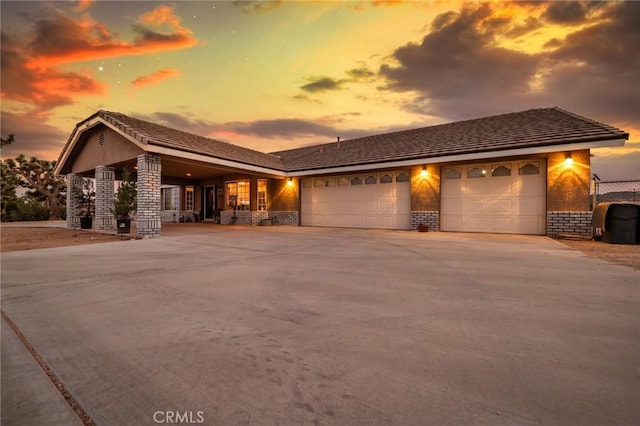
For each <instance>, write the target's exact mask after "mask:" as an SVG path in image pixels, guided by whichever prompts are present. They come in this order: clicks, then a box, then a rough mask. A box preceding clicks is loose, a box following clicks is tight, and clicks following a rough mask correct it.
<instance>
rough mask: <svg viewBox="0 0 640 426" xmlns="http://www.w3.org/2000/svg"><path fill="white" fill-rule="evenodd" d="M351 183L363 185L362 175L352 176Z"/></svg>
mask: <svg viewBox="0 0 640 426" xmlns="http://www.w3.org/2000/svg"><path fill="white" fill-rule="evenodd" d="M351 185H362V178H361V177H360V176H354V177H352V178H351Z"/></svg>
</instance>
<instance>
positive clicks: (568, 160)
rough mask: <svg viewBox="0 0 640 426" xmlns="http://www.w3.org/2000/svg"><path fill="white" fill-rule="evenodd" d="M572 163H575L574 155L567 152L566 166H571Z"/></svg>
mask: <svg viewBox="0 0 640 426" xmlns="http://www.w3.org/2000/svg"><path fill="white" fill-rule="evenodd" d="M572 165H573V157H571V154H567V155H566V156H565V157H564V166H565V167H571V166H572Z"/></svg>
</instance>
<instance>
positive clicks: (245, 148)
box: [94, 110, 280, 160]
mask: <svg viewBox="0 0 640 426" xmlns="http://www.w3.org/2000/svg"><path fill="white" fill-rule="evenodd" d="M100 113H102V114H104V115H108V116H110V117H112V118H113V119H114V120H117V121H118V122H119V123H120V124H121V125H122V126H123V127H126V128H132V126H129V125H127V124H126V123H123V122H122V121H121V120H119V119H118V118H117V116H118V115H120V116H124V117H127V118H129V119H133V120H137V121H141V122H143V123H146V124H150V125H152V126H156V127H162V128H163V129H167V130H169V131H172V132H179V133H184V134H187V135H190V136H195V137H197V138H202V139H206V140H208V141H213V142H216V143H221V144H225V145H229V146H232V147H234V148H237V149H241V150H245V151H252V152H254V153H256V154H260V155H268V156H270V157H273V158H274V159H278V160H279V159H280V157H279V156H277V155H274V154H271V153H269V152H264V151H258V150H257V149H252V148H247V147H245V146H242V145H237V144H234V143H231V142H225V141H221V140H218V139H214V138H211V137H209V136H204V135H199V134H197V133H192V132H188V131H185V130H181V129H176V128H175V127H169V126H166V125H164V124H158V123H154V122H152V121H148V120H144V119H142V118H139V117H136V116H133V115H128V114H124V113H121V112H115V111H106V110H99V111H98V112H97V113H96V114H100ZM94 115H95V114H94ZM101 116H102V115H101ZM103 118H105V117H103ZM134 132H136V133H139V134H141V135H144V137H145V138H146V139H149V140H153V141H157V142H158V143H161V142H162V141H161V140H157V139H155V138H154V137H151V136H150V135H148V134H146V132H143V131H140V130H137V129H134ZM136 139H137V138H136Z"/></svg>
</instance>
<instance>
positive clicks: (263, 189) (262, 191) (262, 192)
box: [258, 179, 267, 211]
mask: <svg viewBox="0 0 640 426" xmlns="http://www.w3.org/2000/svg"><path fill="white" fill-rule="evenodd" d="M266 210H267V180H266V179H258V211H266Z"/></svg>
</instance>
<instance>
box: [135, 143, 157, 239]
mask: <svg viewBox="0 0 640 426" xmlns="http://www.w3.org/2000/svg"><path fill="white" fill-rule="evenodd" d="M161 177H162V165H161V164H160V156H159V155H156V154H149V153H146V154H140V155H138V182H137V183H138V210H137V227H138V235H139V236H141V237H157V236H159V235H160V223H161V219H160V207H161V202H160V201H161V200H160V198H161V195H160V194H161V191H160V183H161Z"/></svg>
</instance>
